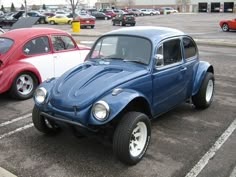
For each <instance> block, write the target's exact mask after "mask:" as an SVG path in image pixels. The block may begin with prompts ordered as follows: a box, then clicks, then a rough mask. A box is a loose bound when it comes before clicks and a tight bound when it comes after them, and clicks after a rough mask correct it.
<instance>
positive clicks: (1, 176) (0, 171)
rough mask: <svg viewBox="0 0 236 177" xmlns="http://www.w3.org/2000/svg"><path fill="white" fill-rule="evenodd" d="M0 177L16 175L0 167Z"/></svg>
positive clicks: (14, 176)
mask: <svg viewBox="0 0 236 177" xmlns="http://www.w3.org/2000/svg"><path fill="white" fill-rule="evenodd" d="M0 177H17V176H16V175H14V174H12V173H10V172H9V171H7V170H5V169H4V168H2V167H0Z"/></svg>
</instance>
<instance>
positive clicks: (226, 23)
mask: <svg viewBox="0 0 236 177" xmlns="http://www.w3.org/2000/svg"><path fill="white" fill-rule="evenodd" d="M220 27H221V29H222V30H223V31H224V32H226V31H229V30H236V18H235V19H232V20H222V21H220Z"/></svg>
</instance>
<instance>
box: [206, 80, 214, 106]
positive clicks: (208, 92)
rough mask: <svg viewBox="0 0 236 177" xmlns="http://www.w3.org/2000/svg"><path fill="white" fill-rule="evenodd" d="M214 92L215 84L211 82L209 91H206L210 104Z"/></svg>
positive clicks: (208, 86) (208, 87)
mask: <svg viewBox="0 0 236 177" xmlns="http://www.w3.org/2000/svg"><path fill="white" fill-rule="evenodd" d="M213 90H214V83H213V80H209V82H208V84H207V89H206V101H207V102H209V101H210V100H211V97H212V95H213Z"/></svg>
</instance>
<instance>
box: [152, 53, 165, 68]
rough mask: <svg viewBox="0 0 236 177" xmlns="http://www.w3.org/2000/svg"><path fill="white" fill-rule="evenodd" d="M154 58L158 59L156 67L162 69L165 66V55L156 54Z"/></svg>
mask: <svg viewBox="0 0 236 177" xmlns="http://www.w3.org/2000/svg"><path fill="white" fill-rule="evenodd" d="M154 58H155V59H156V66H157V67H160V66H163V65H164V58H163V55H161V54H156V55H155V56H154Z"/></svg>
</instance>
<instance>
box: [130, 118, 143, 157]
mask: <svg viewBox="0 0 236 177" xmlns="http://www.w3.org/2000/svg"><path fill="white" fill-rule="evenodd" d="M146 141H147V126H146V124H145V123H143V122H138V123H137V125H136V127H135V129H134V130H133V132H132V135H131V139H130V143H129V151H130V154H131V155H132V156H133V157H137V156H139V155H140V154H141V153H142V152H143V149H144V147H145V144H146Z"/></svg>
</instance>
